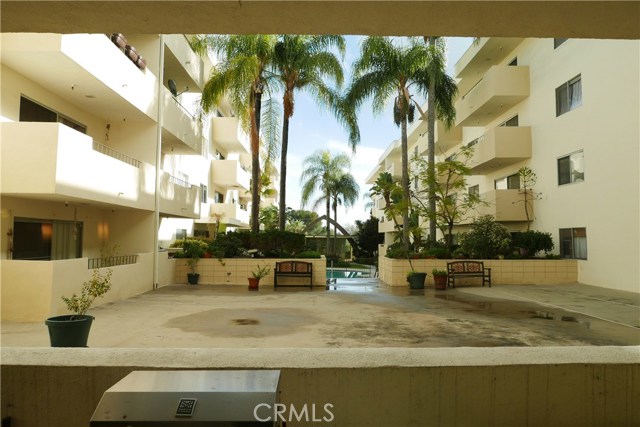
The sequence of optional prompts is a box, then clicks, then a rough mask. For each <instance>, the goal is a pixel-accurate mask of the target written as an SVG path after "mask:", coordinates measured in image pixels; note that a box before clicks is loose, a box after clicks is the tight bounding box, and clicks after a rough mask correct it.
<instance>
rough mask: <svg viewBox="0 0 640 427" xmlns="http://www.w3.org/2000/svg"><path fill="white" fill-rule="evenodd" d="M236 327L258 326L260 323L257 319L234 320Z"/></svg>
mask: <svg viewBox="0 0 640 427" xmlns="http://www.w3.org/2000/svg"><path fill="white" fill-rule="evenodd" d="M233 321H234V322H235V324H236V325H242V326H244V325H257V324H259V323H260V321H259V320H256V319H233Z"/></svg>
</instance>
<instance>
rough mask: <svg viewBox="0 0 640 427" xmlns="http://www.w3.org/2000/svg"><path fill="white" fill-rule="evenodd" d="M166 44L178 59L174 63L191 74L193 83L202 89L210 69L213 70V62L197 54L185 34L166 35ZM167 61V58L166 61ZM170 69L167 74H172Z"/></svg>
mask: <svg viewBox="0 0 640 427" xmlns="http://www.w3.org/2000/svg"><path fill="white" fill-rule="evenodd" d="M164 44H165V45H166V46H167V48H168V49H169V50H170V51H171V53H172V54H173V57H174V58H175V60H176V64H174V65H176V66H177V65H179V66H180V67H181V68H182V70H183V71H184V72H186V73H187V74H188V75H189V77H190V79H191V81H192V83H193V84H195V85H196V86H197V88H198V89H200V90H202V89H203V88H204V85H205V83H206V82H207V78H208V77H209V71H210V70H211V62H210V61H209V59H208V58H204V59H203V58H201V57H200V56H198V55H196V53H195V52H194V51H193V50H192V49H191V46H190V45H189V42H188V41H187V39H186V38H185V36H184V35H183V34H167V35H165V36H164ZM165 58H166V56H165ZM166 62H167V61H166V59H165V63H166ZM165 65H166V64H165ZM170 71H171V70H167V75H169V74H170V73H169V72H170ZM190 89H192V90H193V89H196V88H195V87H190Z"/></svg>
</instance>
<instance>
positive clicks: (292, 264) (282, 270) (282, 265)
mask: <svg viewBox="0 0 640 427" xmlns="http://www.w3.org/2000/svg"><path fill="white" fill-rule="evenodd" d="M278 277H281V278H282V277H308V278H309V285H306V284H303V285H289V286H309V287H310V288H313V264H312V263H310V262H304V261H281V262H276V268H275V270H274V273H273V287H274V288H276V287H278ZM280 286H283V285H280Z"/></svg>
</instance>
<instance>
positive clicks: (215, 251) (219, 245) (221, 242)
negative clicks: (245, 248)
mask: <svg viewBox="0 0 640 427" xmlns="http://www.w3.org/2000/svg"><path fill="white" fill-rule="evenodd" d="M208 252H210V253H211V255H213V256H214V257H216V258H233V257H234V256H237V255H238V254H240V253H241V252H242V240H240V238H239V237H238V236H237V233H228V234H218V236H217V237H216V239H215V240H213V241H211V242H210V243H209V247H208Z"/></svg>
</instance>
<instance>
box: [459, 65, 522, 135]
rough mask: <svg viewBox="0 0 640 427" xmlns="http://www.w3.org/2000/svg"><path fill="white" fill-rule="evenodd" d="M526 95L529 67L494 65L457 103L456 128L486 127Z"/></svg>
mask: <svg viewBox="0 0 640 427" xmlns="http://www.w3.org/2000/svg"><path fill="white" fill-rule="evenodd" d="M528 96H529V67H524V66H515V67H513V66H508V65H495V66H492V67H491V68H489V70H488V71H487V73H486V74H485V75H484V76H483V77H482V80H480V81H479V82H478V83H477V84H476V85H475V86H473V87H472V88H471V89H470V90H469V91H468V92H466V93H465V94H464V95H462V96H461V97H460V98H459V99H458V101H456V104H455V108H456V112H457V117H456V125H457V126H485V125H487V124H488V123H489V122H491V121H492V120H494V119H496V118H498V116H500V115H501V114H503V113H504V112H506V111H507V110H508V109H509V108H511V107H513V106H514V105H516V104H517V103H519V102H520V101H522V100H524V99H525V98H527V97H528Z"/></svg>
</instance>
